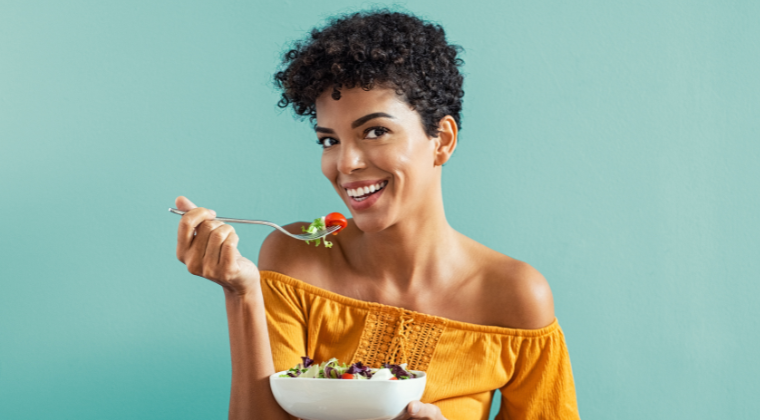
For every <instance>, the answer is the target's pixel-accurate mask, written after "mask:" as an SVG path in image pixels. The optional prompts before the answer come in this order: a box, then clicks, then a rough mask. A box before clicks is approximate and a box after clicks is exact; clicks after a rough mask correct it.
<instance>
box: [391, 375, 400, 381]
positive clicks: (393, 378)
mask: <svg viewBox="0 0 760 420" xmlns="http://www.w3.org/2000/svg"><path fill="white" fill-rule="evenodd" d="M390 380H391V381H398V378H397V377H395V376H394V377H392V378H391V379H390Z"/></svg>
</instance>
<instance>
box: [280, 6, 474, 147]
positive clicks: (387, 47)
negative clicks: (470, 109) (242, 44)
mask: <svg viewBox="0 0 760 420" xmlns="http://www.w3.org/2000/svg"><path fill="white" fill-rule="evenodd" d="M461 52H462V48H461V47H460V46H458V45H453V44H449V43H448V42H446V35H445V33H444V31H443V28H442V27H441V26H440V25H436V24H432V23H428V22H425V21H423V20H421V19H420V18H418V17H416V16H413V15H409V14H405V13H399V12H391V11H388V10H373V11H364V12H358V13H353V14H350V15H346V16H340V17H333V18H332V19H330V20H329V22H328V24H327V25H326V26H325V27H324V28H321V29H318V28H317V29H313V30H312V31H311V35H310V36H309V37H307V38H306V39H304V40H301V41H297V42H296V43H295V44H294V45H293V48H292V49H290V50H289V51H288V52H286V53H285V54H284V56H283V60H282V66H281V70H280V71H278V72H277V73H276V74H275V76H274V79H275V84H276V86H277V87H278V88H280V89H281V90H282V99H280V101H279V103H278V104H277V105H278V106H279V107H280V108H287V107H288V106H289V105H293V109H294V110H295V112H296V114H298V115H300V116H309V117H310V118H311V119H312V121H313V120H314V119H315V118H316V115H317V110H316V105H315V102H316V99H317V97H319V95H321V94H322V93H323V92H324V91H325V90H326V89H329V88H332V90H333V92H332V97H333V99H336V100H337V99H340V89H341V88H347V89H351V88H354V87H357V86H358V87H361V88H362V89H364V90H370V89H372V88H373V87H376V86H377V87H387V88H393V89H395V90H396V93H397V94H398V95H399V96H400V97H401V98H402V99H403V100H404V101H405V102H406V103H408V104H409V105H410V106H411V107H412V109H414V110H416V111H417V112H418V113H419V115H420V117H421V120H422V125H423V127H424V129H425V133H426V134H427V135H428V136H430V137H438V131H439V130H438V123H439V122H440V120H441V118H443V117H445V116H446V115H451V116H452V117H453V118H454V120H455V121H456V123H457V127H458V128H460V129H461V127H462V123H461V115H460V114H461V111H462V97H463V96H464V90H462V83H463V81H464V78H463V77H462V74H460V72H459V67H460V66H462V64H464V61H463V60H462V59H461V58H457V54H459V53H461Z"/></svg>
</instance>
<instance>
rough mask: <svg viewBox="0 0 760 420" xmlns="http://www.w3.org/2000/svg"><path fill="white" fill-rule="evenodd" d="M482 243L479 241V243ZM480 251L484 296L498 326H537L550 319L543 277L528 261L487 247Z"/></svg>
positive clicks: (551, 305) (548, 294)
mask: <svg viewBox="0 0 760 420" xmlns="http://www.w3.org/2000/svg"><path fill="white" fill-rule="evenodd" d="M481 246H483V245H481ZM483 248H485V249H486V250H488V251H485V250H483V251H485V252H484V254H485V256H486V258H485V259H484V262H485V264H484V266H483V276H482V282H483V283H482V284H483V286H484V287H483V291H484V292H487V294H485V296H484V299H486V300H487V301H488V305H487V307H489V308H490V310H491V311H492V313H494V315H495V316H494V321H495V322H498V324H500V325H501V326H504V327H509V328H519V329H537V328H543V327H546V326H548V325H549V324H551V323H552V322H553V321H554V298H553V297H552V291H551V288H550V287H549V282H547V281H546V278H544V276H543V275H542V274H541V273H540V272H539V271H538V270H536V269H535V268H533V267H532V266H531V265H530V264H528V263H526V262H523V261H520V260H517V259H514V258H511V257H509V256H506V255H504V254H501V253H499V252H496V251H494V250H491V249H489V248H486V247H485V246H483Z"/></svg>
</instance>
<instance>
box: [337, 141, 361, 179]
mask: <svg viewBox="0 0 760 420" xmlns="http://www.w3.org/2000/svg"><path fill="white" fill-rule="evenodd" d="M341 146H342V147H341V149H340V156H339V157H338V170H339V171H340V172H341V173H342V174H345V175H349V174H352V173H354V172H356V171H358V170H361V169H364V168H365V167H366V164H365V161H364V153H363V151H362V150H361V148H359V147H358V146H357V145H356V144H355V143H354V142H345V143H343V144H341Z"/></svg>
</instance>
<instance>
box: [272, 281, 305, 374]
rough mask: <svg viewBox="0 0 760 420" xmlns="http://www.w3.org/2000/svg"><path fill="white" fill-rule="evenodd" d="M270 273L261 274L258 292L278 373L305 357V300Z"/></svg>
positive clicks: (295, 290) (301, 295)
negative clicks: (265, 316) (262, 300)
mask: <svg viewBox="0 0 760 420" xmlns="http://www.w3.org/2000/svg"><path fill="white" fill-rule="evenodd" d="M271 277H272V276H271V275H270V273H269V272H266V271H262V273H261V290H262V292H263V294H264V306H265V307H266V314H267V327H268V329H269V342H270V343H271V346H272V358H273V359H274V368H275V370H276V371H277V372H279V371H283V370H287V369H290V368H292V367H293V366H295V365H296V364H297V363H301V356H304V355H306V335H307V325H308V319H307V315H306V314H307V311H306V308H305V306H306V304H307V302H306V300H305V298H304V296H303V294H302V293H299V290H298V289H294V288H292V287H287V286H286V285H284V284H282V283H280V282H277V281H273V279H272V278H271Z"/></svg>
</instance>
